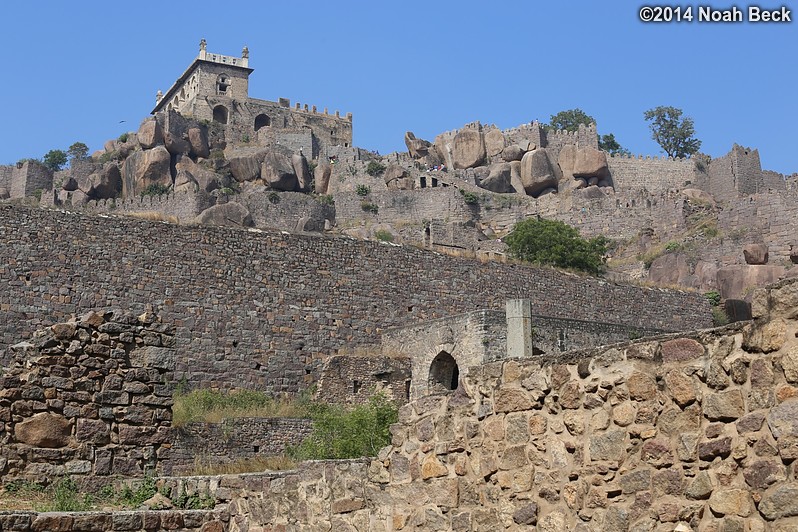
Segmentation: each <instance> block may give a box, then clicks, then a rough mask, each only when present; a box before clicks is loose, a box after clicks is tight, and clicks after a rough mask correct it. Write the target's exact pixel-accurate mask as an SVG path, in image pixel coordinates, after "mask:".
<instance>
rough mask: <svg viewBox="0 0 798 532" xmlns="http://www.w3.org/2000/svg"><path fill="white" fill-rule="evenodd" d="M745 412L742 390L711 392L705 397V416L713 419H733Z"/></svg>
mask: <svg viewBox="0 0 798 532" xmlns="http://www.w3.org/2000/svg"><path fill="white" fill-rule="evenodd" d="M744 414H745V402H744V401H743V394H742V393H740V390H729V391H727V392H718V393H710V394H707V396H706V397H704V416H706V418H707V419H711V420H721V421H732V420H735V419H738V418H740V417H742V416H743V415H744Z"/></svg>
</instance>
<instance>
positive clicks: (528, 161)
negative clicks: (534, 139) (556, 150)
mask: <svg viewBox="0 0 798 532" xmlns="http://www.w3.org/2000/svg"><path fill="white" fill-rule="evenodd" d="M557 181H558V179H557V173H556V172H555V171H554V169H553V168H552V166H551V161H549V156H548V154H547V153H546V151H545V150H543V149H537V150H532V151H529V152H527V153H525V154H524V157H523V159H521V183H522V185H523V187H524V191H525V192H526V193H527V194H528V195H530V196H537V195H539V194H540V193H541V192H543V191H544V190H547V189H550V188H555V189H556V188H557Z"/></svg>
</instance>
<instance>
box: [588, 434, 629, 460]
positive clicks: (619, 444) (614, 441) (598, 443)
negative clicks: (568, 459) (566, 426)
mask: <svg viewBox="0 0 798 532" xmlns="http://www.w3.org/2000/svg"><path fill="white" fill-rule="evenodd" d="M625 451H626V432H623V431H619V430H615V431H609V432H606V433H604V434H599V435H596V436H593V437H591V438H590V459H591V460H593V461H598V460H615V461H620V460H622V459H623V457H624V454H625Z"/></svg>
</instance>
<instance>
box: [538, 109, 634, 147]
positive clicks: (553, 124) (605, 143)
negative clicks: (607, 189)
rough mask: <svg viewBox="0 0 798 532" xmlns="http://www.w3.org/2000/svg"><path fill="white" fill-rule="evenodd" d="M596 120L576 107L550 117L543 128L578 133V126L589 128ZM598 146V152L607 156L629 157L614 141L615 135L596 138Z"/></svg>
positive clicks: (609, 134)
mask: <svg viewBox="0 0 798 532" xmlns="http://www.w3.org/2000/svg"><path fill="white" fill-rule="evenodd" d="M595 123H596V119H595V118H593V117H592V116H590V115H589V114H587V113H586V112H584V111H583V110H581V109H579V108H578V107H577V108H575V109H568V110H567V111H560V112H559V113H557V114H554V115H551V119H550V120H549V123H548V124H545V126H544V127H546V129H548V130H555V131H557V130H560V131H569V132H571V133H573V132H575V131H578V130H579V126H580V125H582V124H584V125H586V126H589V125H590V124H595ZM598 145H599V149H600V150H604V151H606V152H607V153H609V154H611V155H612V154H624V155H629V154H630V152H629V150H627V149H626V148H624V147H623V146H621V145H620V144H619V143H618V141H617V140H615V135H613V134H612V133H608V134H606V135H599V136H598Z"/></svg>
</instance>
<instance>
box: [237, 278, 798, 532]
mask: <svg viewBox="0 0 798 532" xmlns="http://www.w3.org/2000/svg"><path fill="white" fill-rule="evenodd" d="M753 308H754V315H755V316H756V320H755V321H754V322H749V323H747V324H740V325H736V326H730V327H727V328H725V329H716V330H712V331H703V332H697V333H690V334H685V335H670V336H666V337H661V338H658V339H647V340H645V341H641V342H638V343H631V344H626V345H617V346H612V347H609V348H603V349H596V350H590V351H586V352H583V353H571V354H569V355H566V356H564V357H561V358H550V357H549V358H544V359H538V360H508V361H503V362H494V363H490V364H485V365H483V366H479V367H474V368H471V370H470V371H469V372H468V375H467V376H466V377H465V378H464V380H463V383H462V385H461V387H460V389H458V390H457V391H455V392H451V393H448V394H440V395H434V396H429V397H425V398H423V399H420V400H418V401H415V402H413V403H409V404H407V405H405V406H404V407H402V408H401V410H400V415H399V423H397V424H396V425H394V426H393V427H392V429H391V432H392V434H393V441H392V444H391V445H390V446H389V447H386V448H384V449H383V450H382V451H381V452H380V453H379V456H378V457H377V459H376V460H373V461H372V462H371V464H370V465H369V466H368V469H367V472H366V466H365V464H363V465H358V464H357V463H351V464H350V465H349V466H348V468H347V466H344V465H343V464H329V465H321V463H315V464H318V465H315V464H312V465H310V466H309V468H308V469H306V470H300V471H299V472H298V473H293V472H292V473H288V474H287V475H286V477H284V478H285V479H286V481H285V483H280V484H278V485H277V487H278V489H274V488H275V484H274V482H272V484H271V486H270V489H269V490H268V491H267V490H263V491H260V492H247V493H243V494H242V495H241V496H240V498H238V499H234V500H233V501H232V502H231V505H230V513H231V530H246V529H247V527H253V526H265V527H267V529H268V527H283V526H285V527H296V528H297V529H325V530H329V529H332V530H369V531H388V530H466V531H470V530H474V531H482V530H510V531H514V530H538V531H541V532H543V531H546V532H559V531H573V532H604V531H610V530H611V531H619V532H622V531H635V532H637V531H654V530H656V531H660V530H661V531H680V532H682V531H685V532H686V531H695V532H725V531H729V530H739V531H751V532H753V531H762V532H787V531H793V530H796V529H798V475H797V474H796V464H797V463H798V462H796V458H798V281H793V282H781V283H778V284H776V285H773V286H771V287H770V288H769V289H767V290H759V291H758V292H757V294H756V296H755V298H754V305H753ZM320 468H324V469H323V471H324V472H325V473H329V474H327V475H321V474H319V473H318V471H319V469H320ZM336 468H337V469H336ZM358 468H359V471H360V474H361V475H367V478H368V480H367V481H366V482H360V481H359V480H358V475H357V474H355V475H351V474H350V475H347V474H346V473H350V471H351V470H353V469H358ZM314 473H315V474H314ZM292 476H293V477H294V480H292V481H291V482H289V481H288V478H289V477H292ZM353 477H354V478H353ZM283 509H288V510H289V511H284V510H283ZM251 529H252V528H250V530H251Z"/></svg>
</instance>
